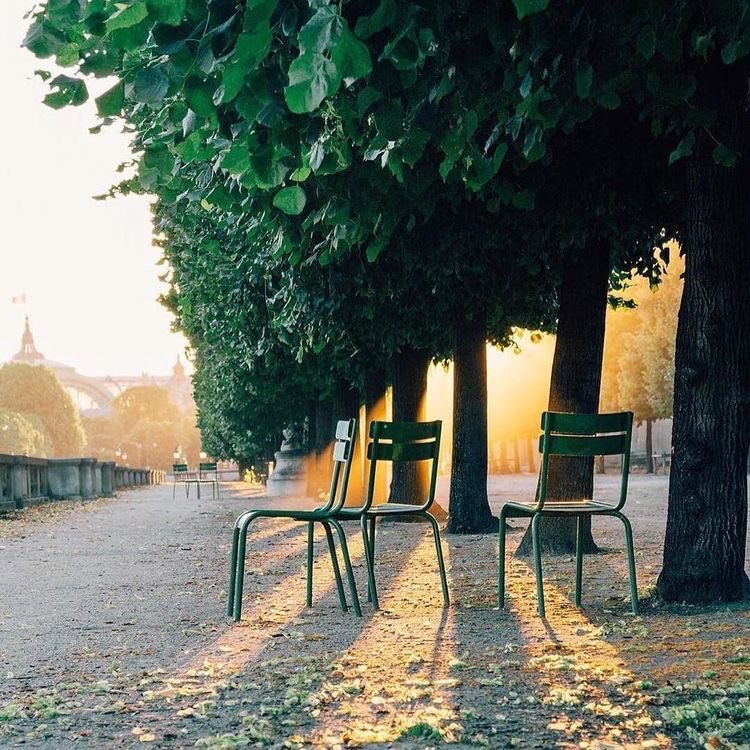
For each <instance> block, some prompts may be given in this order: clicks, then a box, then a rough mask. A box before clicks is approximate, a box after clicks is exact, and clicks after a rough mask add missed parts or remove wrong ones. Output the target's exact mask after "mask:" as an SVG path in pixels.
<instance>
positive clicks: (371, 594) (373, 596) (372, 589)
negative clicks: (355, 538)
mask: <svg viewBox="0 0 750 750" xmlns="http://www.w3.org/2000/svg"><path fill="white" fill-rule="evenodd" d="M367 523H368V519H367V516H366V515H365V514H362V516H360V519H359V525H360V528H361V529H362V544H363V545H364V548H365V567H366V569H367V601H368V602H372V606H373V608H374V609H380V602H379V601H378V589H377V586H376V585H375V518H374V517H373V518H372V524H371V526H370V528H371V530H372V537H370V535H369V534H368V532H367Z"/></svg>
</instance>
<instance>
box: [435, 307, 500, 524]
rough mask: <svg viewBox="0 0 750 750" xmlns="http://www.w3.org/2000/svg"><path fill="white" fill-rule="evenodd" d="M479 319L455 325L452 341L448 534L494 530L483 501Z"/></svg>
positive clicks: (483, 371)
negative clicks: (451, 421) (451, 445)
mask: <svg viewBox="0 0 750 750" xmlns="http://www.w3.org/2000/svg"><path fill="white" fill-rule="evenodd" d="M485 333H486V323H485V320H484V318H483V317H478V318H475V319H474V320H462V321H460V322H457V323H456V327H455V330H454V344H453V450H452V466H451V483H450V500H449V506H448V507H449V511H448V513H449V515H448V529H447V530H448V532H450V533H452V534H483V533H485V532H488V531H496V530H497V519H496V518H495V517H494V516H493V515H492V511H491V510H490V504H489V501H488V499H487V348H486V343H485Z"/></svg>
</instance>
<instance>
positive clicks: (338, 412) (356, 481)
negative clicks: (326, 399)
mask: <svg viewBox="0 0 750 750" xmlns="http://www.w3.org/2000/svg"><path fill="white" fill-rule="evenodd" d="M361 403H362V399H361V397H360V394H359V391H358V390H357V389H356V388H352V386H351V384H350V383H348V382H346V381H344V380H341V381H339V383H337V385H336V390H335V391H334V394H333V412H332V424H331V429H330V431H329V433H328V434H329V440H330V441H331V444H332V443H333V440H334V438H335V435H336V424H337V423H338V422H339V420H341V419H346V420H348V419H354V418H355V417H357V418H359V407H360V405H361ZM359 437H360V436H359V435H357V439H359ZM362 476H363V458H362V455H361V452H360V451H359V450H355V452H354V459H353V460H352V468H351V472H350V473H349V487H348V489H347V493H346V502H347V505H360V504H361V502H362V498H363V496H364V491H365V488H364V484H363V479H362Z"/></svg>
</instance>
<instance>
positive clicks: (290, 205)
mask: <svg viewBox="0 0 750 750" xmlns="http://www.w3.org/2000/svg"><path fill="white" fill-rule="evenodd" d="M306 203H307V196H306V195H305V191H304V190H303V189H302V188H301V187H300V186H299V185H293V186H292V187H286V188H283V189H282V190H279V192H278V193H276V195H275V196H274V197H273V205H274V206H276V208H278V209H281V210H282V211H283V212H284V213H285V214H289V215H290V216H299V215H300V214H301V213H302V212H303V211H304V210H305V204H306Z"/></svg>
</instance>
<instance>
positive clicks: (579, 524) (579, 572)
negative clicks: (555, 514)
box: [575, 516, 584, 607]
mask: <svg viewBox="0 0 750 750" xmlns="http://www.w3.org/2000/svg"><path fill="white" fill-rule="evenodd" d="M583 519H584V517H583V516H576V593H575V603H576V607H580V606H581V582H582V580H583Z"/></svg>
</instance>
